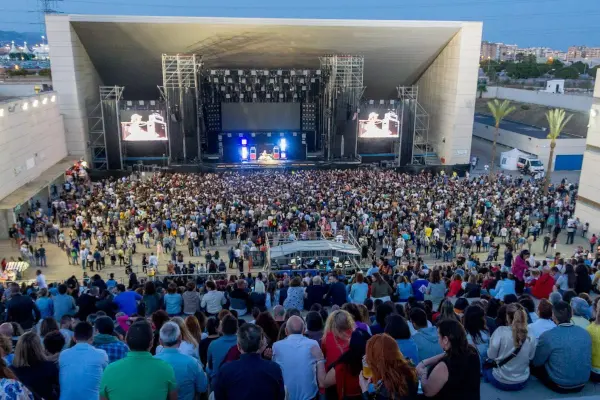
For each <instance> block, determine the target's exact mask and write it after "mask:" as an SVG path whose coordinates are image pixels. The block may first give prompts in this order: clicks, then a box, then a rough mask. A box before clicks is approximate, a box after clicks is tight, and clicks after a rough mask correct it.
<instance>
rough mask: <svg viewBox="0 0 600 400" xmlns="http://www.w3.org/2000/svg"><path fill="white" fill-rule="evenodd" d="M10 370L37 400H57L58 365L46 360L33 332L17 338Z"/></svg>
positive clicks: (38, 339)
mask: <svg viewBox="0 0 600 400" xmlns="http://www.w3.org/2000/svg"><path fill="white" fill-rule="evenodd" d="M10 368H11V369H12V371H13V372H14V373H15V375H16V376H17V378H18V379H19V381H21V382H22V383H23V384H24V385H25V386H26V387H27V388H28V389H29V390H30V391H31V392H32V393H34V394H35V395H36V396H38V398H43V399H45V400H58V398H59V396H60V386H59V378H58V365H57V364H56V363H55V362H54V361H49V360H48V359H47V357H46V355H45V353H44V349H43V348H42V341H41V339H40V337H39V336H38V335H37V334H36V333H35V332H33V331H29V332H26V333H24V334H23V335H22V336H21V337H20V338H19V341H18V342H17V346H16V347H15V358H14V359H13V363H12V365H11V367H10Z"/></svg>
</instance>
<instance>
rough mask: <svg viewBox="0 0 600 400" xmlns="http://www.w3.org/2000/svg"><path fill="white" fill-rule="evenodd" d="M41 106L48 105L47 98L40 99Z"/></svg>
mask: <svg viewBox="0 0 600 400" xmlns="http://www.w3.org/2000/svg"><path fill="white" fill-rule="evenodd" d="M42 104H44V105H45V104H48V98H47V97H44V98H43V99H42Z"/></svg>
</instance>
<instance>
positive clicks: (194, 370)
mask: <svg viewBox="0 0 600 400" xmlns="http://www.w3.org/2000/svg"><path fill="white" fill-rule="evenodd" d="M159 337H160V344H161V345H162V346H163V350H162V351H161V352H160V353H159V354H157V355H155V356H154V358H158V359H160V360H163V361H165V362H166V363H167V364H169V365H170V366H171V367H173V371H174V372H175V381H176V382H177V399H178V400H194V399H195V398H197V397H196V395H198V397H199V396H200V394H202V393H204V392H206V391H207V389H208V380H207V379H206V374H205V373H204V371H203V370H202V366H201V365H200V363H199V362H198V360H196V359H194V358H193V357H191V356H189V355H187V354H183V353H181V352H180V351H179V349H178V348H179V345H180V344H181V330H180V329H179V326H178V325H177V324H176V323H175V322H167V323H165V324H164V325H163V326H162V328H160V334H159Z"/></svg>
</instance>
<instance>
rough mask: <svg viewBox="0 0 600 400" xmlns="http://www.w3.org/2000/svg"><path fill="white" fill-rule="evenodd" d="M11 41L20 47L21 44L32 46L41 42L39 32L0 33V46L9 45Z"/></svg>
mask: <svg viewBox="0 0 600 400" xmlns="http://www.w3.org/2000/svg"><path fill="white" fill-rule="evenodd" d="M13 40H14V41H15V43H16V44H17V45H22V44H23V42H27V43H28V44H29V45H34V44H38V43H41V42H42V34H41V33H40V32H15V31H0V46H4V45H5V44H7V43H8V44H10V42H12V41H13Z"/></svg>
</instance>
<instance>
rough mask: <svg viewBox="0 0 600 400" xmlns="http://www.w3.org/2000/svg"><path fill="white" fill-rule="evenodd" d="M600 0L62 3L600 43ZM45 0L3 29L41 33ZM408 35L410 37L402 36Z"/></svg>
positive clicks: (32, 3) (104, 10) (16, 12)
mask: <svg viewBox="0 0 600 400" xmlns="http://www.w3.org/2000/svg"><path fill="white" fill-rule="evenodd" d="M599 1H600V0H578V1H577V2H570V1H569V2H568V1H567V0H296V1H289V0H287V1H281V0H280V1H277V0H162V1H161V0H147V1H144V0H62V1H56V4H57V9H58V10H59V11H61V12H64V13H69V14H104V15H119V14H121V15H152V16H155V15H168V16H175V15H181V16H213V17H249V18H251V17H263V18H270V17H272V18H336V19H400V20H402V19H406V20H454V21H457V20H458V21H483V23H484V24H483V39H484V40H488V41H493V42H503V43H508V44H518V45H519V46H520V47H532V46H545V47H552V48H555V49H563V50H566V49H567V47H569V46H572V45H587V46H600V29H598V26H599V24H598V21H599V20H600V7H598V4H599ZM38 3H39V1H38V0H20V1H15V2H9V1H8V0H3V1H1V2H0V30H11V31H18V32H35V31H41V30H42V28H41V25H40V23H39V21H41V19H40V15H39V13H37V12H36V11H37V10H38V9H39V8H38ZM398 40H402V38H398Z"/></svg>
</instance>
